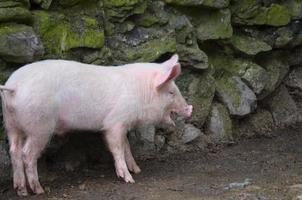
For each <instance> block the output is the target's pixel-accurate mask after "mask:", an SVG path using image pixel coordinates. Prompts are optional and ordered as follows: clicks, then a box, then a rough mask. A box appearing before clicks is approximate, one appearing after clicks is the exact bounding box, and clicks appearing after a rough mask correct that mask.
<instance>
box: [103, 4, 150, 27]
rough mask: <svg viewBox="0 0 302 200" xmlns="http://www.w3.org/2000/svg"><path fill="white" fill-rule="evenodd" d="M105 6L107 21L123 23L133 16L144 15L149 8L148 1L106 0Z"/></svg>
mask: <svg viewBox="0 0 302 200" xmlns="http://www.w3.org/2000/svg"><path fill="white" fill-rule="evenodd" d="M103 5H104V11H105V15H106V16H105V18H106V19H107V20H109V21H118V22H122V21H123V20H125V19H126V18H127V17H129V16H131V15H133V14H142V13H143V12H144V11H145V9H146V7H147V1H143V0H126V1H124V0H104V1H103Z"/></svg>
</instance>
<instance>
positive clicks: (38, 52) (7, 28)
mask: <svg viewBox="0 0 302 200" xmlns="http://www.w3.org/2000/svg"><path fill="white" fill-rule="evenodd" d="M43 54H44V47H43V45H42V43H41V41H40V39H39V38H38V37H37V35H36V34H35V32H34V31H33V29H32V28H31V27H29V26H25V25H20V24H3V25H1V26H0V57H1V58H2V59H3V60H5V61H8V62H13V63H28V62H33V61H35V60H39V59H40V58H41V57H42V55H43Z"/></svg>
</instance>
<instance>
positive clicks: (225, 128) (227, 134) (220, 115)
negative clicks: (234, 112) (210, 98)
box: [207, 103, 233, 143]
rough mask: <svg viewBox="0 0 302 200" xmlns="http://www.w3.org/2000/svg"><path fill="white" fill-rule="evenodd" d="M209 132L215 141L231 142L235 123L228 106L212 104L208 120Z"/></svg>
mask: <svg viewBox="0 0 302 200" xmlns="http://www.w3.org/2000/svg"><path fill="white" fill-rule="evenodd" d="M207 133H208V136H209V138H210V139H211V140H212V141H213V142H215V143H216V142H229V141H232V140H233V125H232V120H231V118H230V115H229V111H228V110H227V108H226V107H225V106H224V105H222V104H220V103H214V104H213V105H212V110H211V114H210V116H209V120H208V122H207Z"/></svg>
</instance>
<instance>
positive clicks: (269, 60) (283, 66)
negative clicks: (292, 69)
mask: <svg viewBox="0 0 302 200" xmlns="http://www.w3.org/2000/svg"><path fill="white" fill-rule="evenodd" d="M285 55H286V54H285ZM285 55H283V54H282V52H273V53H269V54H267V55H265V56H261V57H260V58H259V64H260V66H262V67H263V68H264V69H266V71H267V72H268V76H269V78H268V81H267V84H266V85H265V87H264V90H263V91H262V92H261V94H260V95H259V96H258V98H259V99H262V98H264V97H266V96H267V95H269V94H270V93H272V92H273V91H274V90H275V89H276V88H277V87H278V86H279V85H280V84H281V82H282V80H283V79H284V77H285V76H286V74H287V72H288V70H289V65H288V62H287V60H286V58H285V57H284V56H285Z"/></svg>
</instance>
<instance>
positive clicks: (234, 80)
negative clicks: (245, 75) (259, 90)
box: [216, 75, 257, 117]
mask: <svg viewBox="0 0 302 200" xmlns="http://www.w3.org/2000/svg"><path fill="white" fill-rule="evenodd" d="M216 91H217V95H218V97H219V99H220V100H221V101H222V102H223V103H224V105H225V106H226V107H227V108H228V110H229V112H230V114H231V115H236V116H240V117H242V116H244V115H247V114H249V113H251V112H253V111H254V110H255V109H256V107H257V98H256V95H255V94H254V92H253V91H252V90H251V89H250V88H249V87H248V86H247V85H246V84H245V83H244V82H242V80H241V79H240V78H239V77H237V76H228V75H224V76H222V77H220V78H218V79H216Z"/></svg>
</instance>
